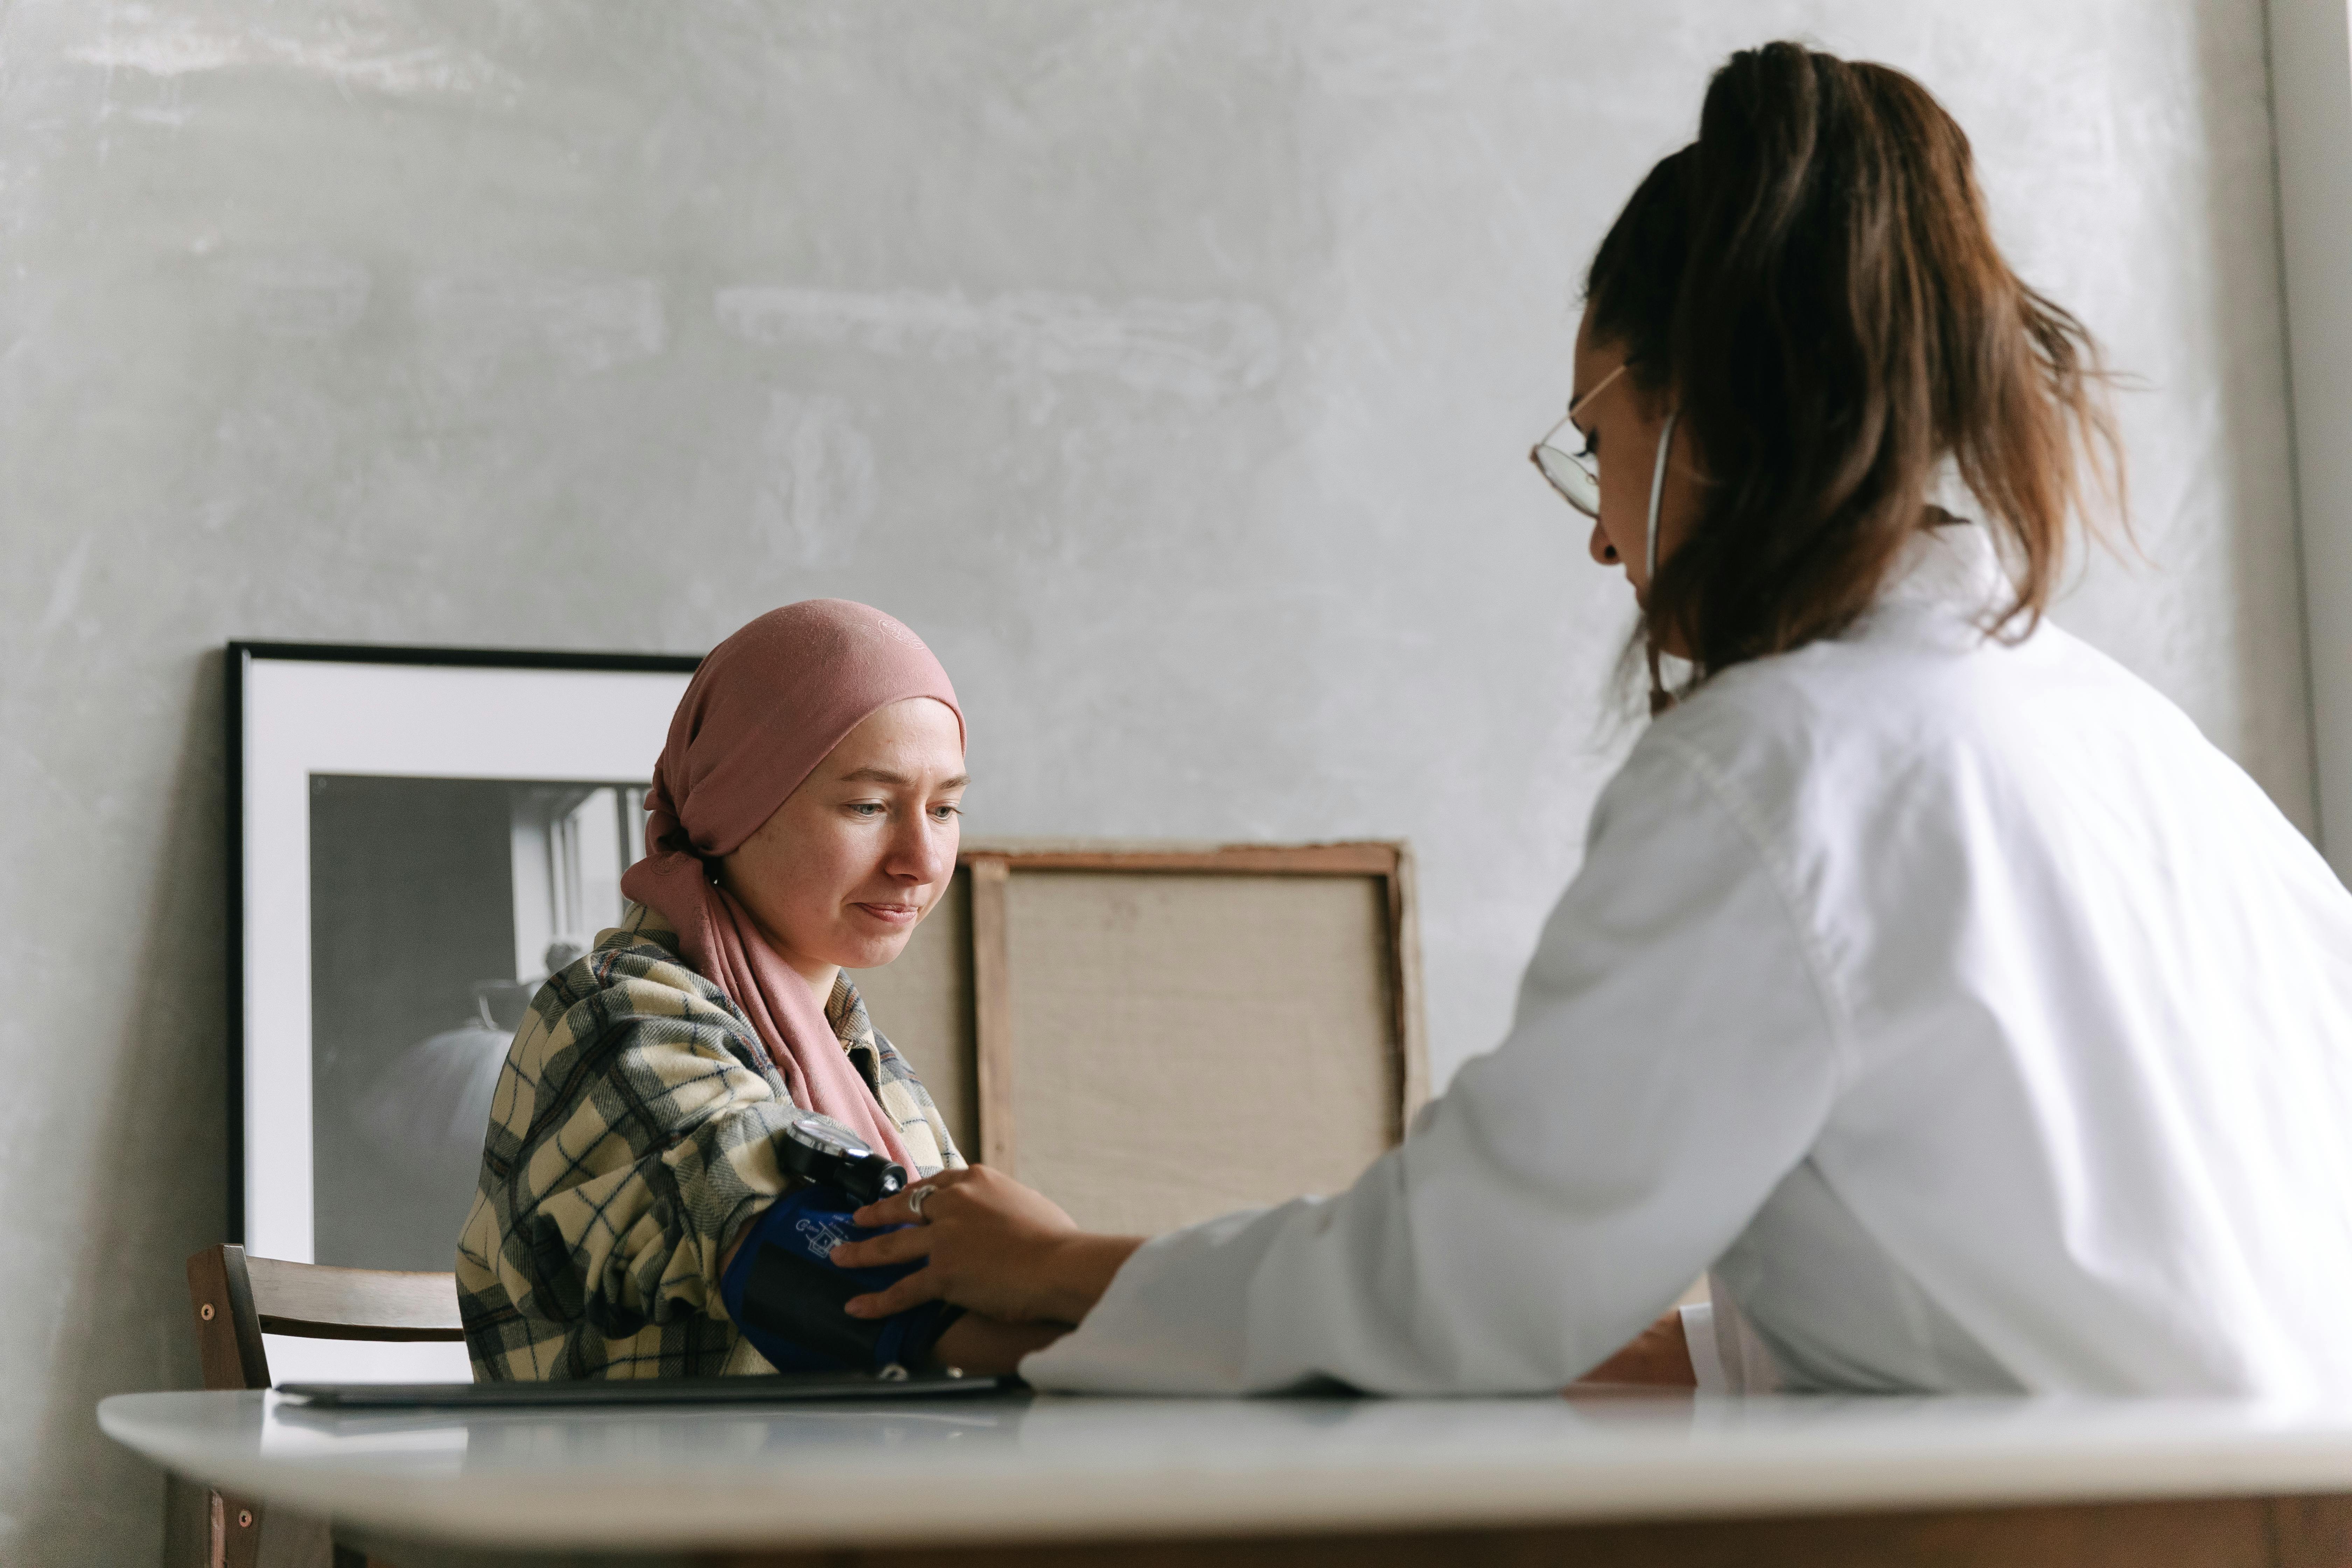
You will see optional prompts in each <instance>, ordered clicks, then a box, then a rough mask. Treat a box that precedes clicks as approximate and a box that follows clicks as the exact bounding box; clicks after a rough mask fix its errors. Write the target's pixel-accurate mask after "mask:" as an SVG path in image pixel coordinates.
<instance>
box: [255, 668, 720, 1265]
mask: <svg viewBox="0 0 2352 1568" xmlns="http://www.w3.org/2000/svg"><path fill="white" fill-rule="evenodd" d="M527 658H529V656H516V655H498V656H485V655H469V654H468V653H467V652H466V651H465V650H462V649H429V648H400V649H353V648H336V647H287V646H282V645H258V646H255V645H248V646H245V647H240V648H237V649H234V650H232V654H231V658H230V671H231V679H235V680H236V682H237V684H238V692H237V700H236V703H235V704H234V705H233V707H232V709H231V711H232V713H233V715H234V716H235V718H236V723H235V730H236V732H235V733H234V734H233V735H232V736H231V737H230V742H231V745H232V747H233V748H234V751H235V754H236V756H237V757H238V759H239V762H240V764H241V767H240V773H239V778H240V784H241V795H242V800H241V802H240V810H239V813H238V816H237V826H238V838H239V842H238V845H237V854H238V859H239V864H240V868H241V869H242V870H243V872H244V875H243V876H242V877H241V878H240V879H239V880H238V886H237V895H238V896H237V900H236V903H237V906H238V907H237V908H236V910H232V911H231V913H232V920H233V923H234V928H235V929H236V931H238V932H239V934H240V938H241V940H240V943H239V945H240V949H241V952H242V954H243V961H244V974H245V984H244V985H243V987H242V988H241V990H240V992H239V997H240V1001H241V1005H240V1006H239V1008H238V1013H239V1015H240V1016H239V1017H238V1019H237V1020H236V1024H237V1031H238V1034H239V1036H240V1037H241V1043H242V1045H243V1047H244V1048H243V1051H242V1053H241V1060H240V1067H241V1072H240V1075H239V1080H238V1084H237V1087H236V1093H237V1095H238V1103H239V1105H240V1107H241V1109H242V1110H243V1113H244V1117H243V1120H244V1137H243V1140H242V1146H241V1148H240V1149H239V1150H237V1151H236V1161H237V1169H236V1173H235V1180H236V1184H237V1188H238V1190H239V1191H240V1192H241V1193H242V1194H244V1195H245V1198H246V1205H245V1209H246V1212H245V1221H246V1231H247V1237H248V1242H247V1245H248V1247H250V1248H251V1249H252V1250H254V1251H255V1252H257V1254H258V1255H260V1256H264V1257H272V1258H299V1259H300V1260H303V1261H308V1262H312V1263H320V1264H331V1265H336V1266H340V1267H344V1268H392V1269H411V1270H446V1268H448V1267H449V1260H450V1256H451V1252H452V1248H453V1245H454V1243H453V1238H454V1237H456V1235H457V1230H458V1228H459V1226H461V1225H462V1224H463V1222H464V1220H465V1217H466V1211H467V1206H468V1205H469V1204H470V1203H471V1201H472V1197H473V1193H474V1188H475V1183H476V1179H477V1176H478V1173H479V1170H480V1165H481V1153H482V1138H483V1131H484V1129H485V1128H486V1127H487V1126H488V1121H489V1111H490V1100H491V1096H492V1094H493V1092H494V1091H495V1089H496V1088H497V1083H498V1075H499V1066H500V1064H501V1063H502V1062H503V1061H504V1060H505V1058H506V1054H507V1047H508V1046H509V1044H510V1043H511V1041H512V1039H513V1037H514V1032H515V1030H516V1028H517V1027H518V1026H520V1024H521V1022H522V1017H523V1013H524V1010H525V1008H526V1007H527V1006H528V1005H529V1004H530V997H531V994H533V993H534V992H535V991H537V990H538V988H539V986H540V984H541V982H543V981H544V980H545V979H546V978H547V976H548V975H549V974H550V973H553V972H554V971H555V970H558V969H561V968H562V967H563V966H564V965H565V964H568V963H571V962H572V960H573V959H575V958H577V957H579V956H580V955H581V954H582V953H583V952H586V951H587V950H588V949H589V948H590V947H591V946H593V944H594V942H595V940H596V934H597V932H599V931H603V930H604V929H605V928H606V927H609V926H611V925H613V924H614V923H615V922H616V921H618V919H619V918H620V914H621V910H622V907H623V900H622V897H621V878H622V876H623V874H624V873H625V872H626V871H627V869H628V868H629V867H630V866H631V865H632V864H634V863H635V861H636V860H637V858H639V857H640V856H642V855H643V853H644V850H645V825H646V811H645V794H646V785H647V784H648V783H649V782H650V780H651V775H652V769H653V761H654V758H655V757H656V755H658V754H659V752H660V750H661V744H662V739H663V736H664V734H665V732H666V731H667V722H668V714H667V707H666V705H667V703H669V702H674V701H675V699H676V695H677V692H679V691H680V690H682V689H684V685H685V681H686V678H687V675H688V673H690V672H691V670H692V668H693V665H694V660H693V659H692V658H661V657H659V656H614V657H613V658H598V656H594V655H568V656H563V657H562V658H561V659H559V660H552V661H551V663H550V664H549V665H542V666H539V667H533V666H531V665H530V664H528V663H525V662H523V661H524V660H525V659H527ZM492 659H494V660H495V662H487V660H492ZM551 705H553V707H554V709H555V710H571V711H589V710H593V711H596V712H597V713H598V714H599V716H600V717H599V720H598V722H596V723H595V724H593V725H584V726H578V727H575V729H574V731H573V733H572V739H571V740H570V742H568V743H567V744H565V745H562V746H554V747H551V746H549V745H547V744H546V743H545V742H544V738H543V735H542V734H541V731H539V730H537V729H536V728H535V727H534V715H536V714H543V713H545V712H547V711H549V710H551ZM551 763H553V764H555V765H557V766H559V767H560V766H562V764H565V763H569V764H570V765H571V767H572V769H574V770H576V772H575V773H574V776H571V777H562V776H549V773H548V770H549V767H550V764H551ZM518 774H520V776H517V775H518ZM298 952H299V953H303V954H305V955H306V956H305V957H304V958H303V960H302V961H301V962H300V963H299V964H298V963H296V962H295V959H294V955H295V954H296V953H298ZM298 996H299V997H300V998H303V999H304V1000H303V1002H302V1004H301V1005H299V1006H298V1005H296V998H297V997H298Z"/></svg>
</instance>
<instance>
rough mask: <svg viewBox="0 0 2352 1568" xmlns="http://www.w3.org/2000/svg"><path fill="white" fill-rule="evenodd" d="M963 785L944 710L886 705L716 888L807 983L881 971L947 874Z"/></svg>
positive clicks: (932, 705) (914, 703) (738, 855)
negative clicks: (835, 974) (837, 974)
mask: <svg viewBox="0 0 2352 1568" xmlns="http://www.w3.org/2000/svg"><path fill="white" fill-rule="evenodd" d="M963 786H964V769H963V736H962V731H961V728H960V726H959V725H958V724H957V722H956V716H955V714H954V712H953V711H952V710H950V709H949V708H948V707H947V705H946V704H945V703H941V702H934V701H933V700H930V699H929V698H928V697H915V698H909V699H908V700H905V701H903V702H894V703H892V704H890V706H888V707H887V708H884V709H881V710H877V712H875V713H873V714H872V715H870V716H869V717H868V718H867V719H866V721H865V722H864V723H862V724H860V725H858V726H857V728H856V729H855V730H852V731H850V732H849V735H848V737H847V739H845V740H844V741H843V742H841V744H840V745H838V746H835V748H834V749H833V754H832V755H831V756H829V757H827V758H825V760H824V761H823V762H821V763H818V764H817V765H816V771H815V772H814V773H810V774H809V776H808V778H807V780H806V782H804V783H803V784H802V785H801V787H800V788H798V789H797V790H794V791H793V794H792V797H791V798H790V799H788V800H786V801H785V802H784V804H783V805H780V806H778V807H777V808H776V813H775V815H774V816H771V817H770V818H768V820H767V822H766V823H765V824H763V825H762V826H761V828H760V830H759V831H758V832H757V833H754V834H753V835H751V837H750V838H748V839H746V840H745V841H744V843H743V845H742V847H740V848H739V849H737V850H736V851H735V853H733V854H732V855H730V856H728V857H727V858H726V859H725V861H724V862H723V863H722V864H721V866H720V869H719V879H720V880H721V881H722V882H723V883H724V884H725V885H726V887H727V890H728V891H730V892H731V893H733V894H734V895H735V897H736V899H737V900H738V901H739V902H740V903H741V904H742V905H743V907H744V909H745V910H748V911H750V913H751V918H752V919H753V920H755V921H758V922H759V925H760V930H761V933H762V934H763V935H765V936H766V937H767V939H768V943H769V945H770V946H771V947H772V948H774V949H775V950H776V955H777V956H778V957H779V958H782V960H783V961H784V962H785V963H788V964H790V965H792V967H793V969H794V970H796V971H798V972H799V973H801V974H803V975H804V976H806V977H807V978H809V979H810V980H812V981H814V982H817V983H819V984H829V983H830V981H831V971H832V969H833V967H834V966H835V965H839V966H840V967H842V968H844V969H871V968H873V967H874V966H876V965H877V964H882V963H889V962H890V961H891V960H892V959H894V958H896V957H898V952H899V950H900V949H901V948H904V947H905V946H906V945H907V939H908V937H909V936H911V935H913V934H914V930H915V926H916V923H917V922H918V921H920V920H921V919H922V918H923V916H925V915H926V914H929V912H930V910H931V907H932V906H933V905H934V904H936V903H938V902H939V900H940V894H941V893H943V892H945V891H946V890H947V886H948V879H950V877H952V876H953V875H954V874H955V860H956V844H957V841H958V839H959V838H960V837H961V816H962V802H963Z"/></svg>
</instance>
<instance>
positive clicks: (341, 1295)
mask: <svg viewBox="0 0 2352 1568" xmlns="http://www.w3.org/2000/svg"><path fill="white" fill-rule="evenodd" d="M188 1296H189V1300H190V1302H191V1303H192V1304H193V1305H194V1308H195V1314H196V1350H197V1353H198V1355H199V1356H200V1357H201V1358H202V1361H203V1363H204V1375H205V1387H206V1388H268V1386H269V1356H268V1352H267V1351H266V1350H265V1349H264V1348H263V1345H262V1340H261V1336H262V1335H263V1334H266V1333H268V1334H289V1335H292V1336H294V1337H296V1338H299V1339H310V1340H374V1341H378V1342H390V1341H416V1340H462V1339H464V1338H465V1337H466V1331H465V1328H464V1326H463V1324H462V1323H461V1322H460V1321H459V1319H458V1316H457V1276H455V1275H453V1274H430V1273H418V1274H411V1273H404V1272H400V1271H395V1270H393V1269H388V1268H332V1267H330V1266H328V1265H325V1264H318V1263H289V1262H288V1261H286V1260H285V1259H284V1258H247V1256H246V1255H245V1248H243V1247H238V1246H236V1244H234V1243H226V1244H224V1245H222V1246H219V1247H205V1249H204V1250H203V1251H202V1252H199V1253H196V1254H195V1255H194V1257H192V1258H189V1259H188Z"/></svg>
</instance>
